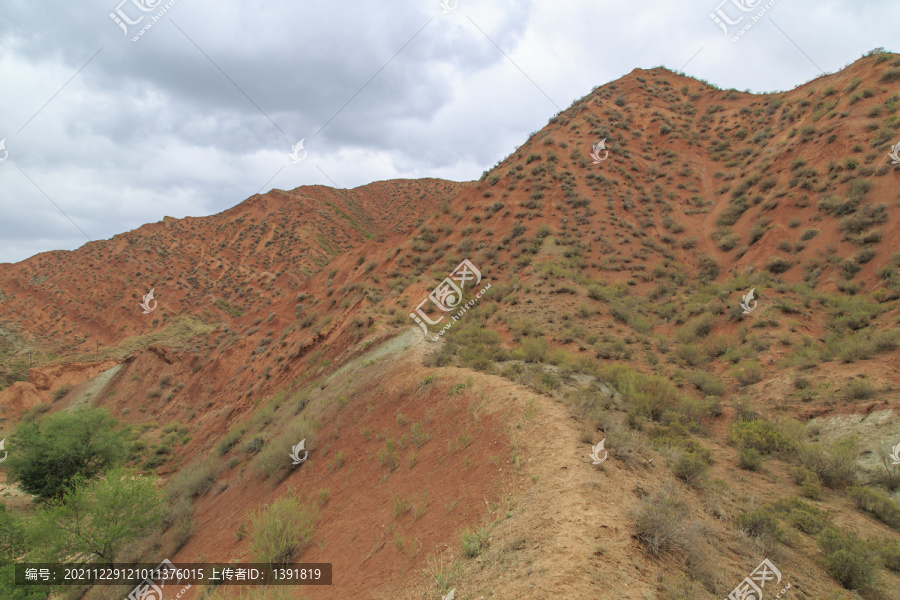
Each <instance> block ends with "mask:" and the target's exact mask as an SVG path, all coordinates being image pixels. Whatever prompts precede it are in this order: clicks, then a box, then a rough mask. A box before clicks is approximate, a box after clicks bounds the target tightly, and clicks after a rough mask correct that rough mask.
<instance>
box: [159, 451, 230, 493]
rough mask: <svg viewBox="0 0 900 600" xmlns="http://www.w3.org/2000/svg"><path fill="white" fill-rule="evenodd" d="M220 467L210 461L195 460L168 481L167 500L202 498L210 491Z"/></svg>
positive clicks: (217, 476)
mask: <svg viewBox="0 0 900 600" xmlns="http://www.w3.org/2000/svg"><path fill="white" fill-rule="evenodd" d="M221 470H222V466H221V465H220V464H218V463H217V462H215V461H213V460H212V459H207V460H196V461H194V462H192V463H191V464H189V465H188V466H186V467H183V468H181V469H179V470H178V472H177V473H176V474H175V475H173V476H172V478H171V479H169V483H168V485H167V486H166V490H167V492H168V494H169V498H172V499H174V498H178V497H183V498H194V497H196V496H202V495H203V494H205V493H207V492H208V491H209V490H211V489H212V487H213V485H215V483H216V480H218V478H219V473H220V472H221Z"/></svg>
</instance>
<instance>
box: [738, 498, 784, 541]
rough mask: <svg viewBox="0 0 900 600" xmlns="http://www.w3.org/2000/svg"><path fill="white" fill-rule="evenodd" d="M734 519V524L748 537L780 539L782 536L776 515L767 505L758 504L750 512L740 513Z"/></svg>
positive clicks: (782, 532)
mask: <svg viewBox="0 0 900 600" xmlns="http://www.w3.org/2000/svg"><path fill="white" fill-rule="evenodd" d="M734 521H735V525H737V527H738V528H739V529H742V530H743V531H744V532H745V533H746V534H747V535H749V536H750V537H755V538H762V537H771V538H772V539H775V540H779V541H780V540H781V538H782V537H783V536H784V531H783V530H782V529H781V525H780V524H779V523H778V517H776V516H775V513H774V512H773V510H772V508H771V507H769V506H760V507H759V508H756V509H754V510H752V511H750V512H745V513H741V514H739V515H737V516H736V517H735V518H734Z"/></svg>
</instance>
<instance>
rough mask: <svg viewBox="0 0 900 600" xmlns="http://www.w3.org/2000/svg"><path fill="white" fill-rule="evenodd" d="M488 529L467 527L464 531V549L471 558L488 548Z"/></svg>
mask: <svg viewBox="0 0 900 600" xmlns="http://www.w3.org/2000/svg"><path fill="white" fill-rule="evenodd" d="M487 540H488V531H487V529H485V528H483V527H482V528H481V529H478V530H473V529H469V528H467V529H466V530H465V531H463V533H462V551H463V554H465V555H466V556H468V557H469V558H475V557H476V556H480V555H481V553H482V552H484V549H485V548H487Z"/></svg>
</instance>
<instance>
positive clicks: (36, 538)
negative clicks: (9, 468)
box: [27, 469, 162, 565]
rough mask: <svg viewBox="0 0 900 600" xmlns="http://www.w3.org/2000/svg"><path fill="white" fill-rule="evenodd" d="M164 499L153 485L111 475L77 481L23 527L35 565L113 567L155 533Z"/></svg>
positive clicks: (116, 472) (123, 473) (133, 476)
mask: <svg viewBox="0 0 900 600" xmlns="http://www.w3.org/2000/svg"><path fill="white" fill-rule="evenodd" d="M161 517H162V499H161V495H160V493H159V490H158V488H157V485H156V481H155V479H153V478H150V477H140V476H139V475H138V473H136V472H134V471H131V470H127V469H110V470H108V471H106V473H105V477H101V478H98V479H95V480H92V481H88V480H84V479H82V478H80V477H75V479H74V480H73V482H72V484H71V485H70V486H69V487H68V488H66V490H65V493H64V494H63V496H62V497H61V498H59V499H58V500H56V501H53V502H47V503H44V504H43V506H41V508H40V509H39V510H37V511H36V512H35V513H34V515H33V517H32V518H31V519H30V520H29V521H28V522H27V537H28V541H29V544H30V545H31V547H32V548H33V549H34V553H33V554H32V555H31V556H30V557H29V558H30V559H32V560H35V561H36V562H90V563H98V564H102V565H111V564H113V563H114V562H115V561H116V559H117V558H121V557H122V556H123V554H124V553H125V551H126V549H127V548H128V547H129V546H133V545H134V544H136V543H137V542H138V541H139V540H142V539H143V538H144V537H145V536H147V535H148V534H149V533H150V532H152V531H153V530H154V529H156V528H157V527H158V526H159V524H160V520H161Z"/></svg>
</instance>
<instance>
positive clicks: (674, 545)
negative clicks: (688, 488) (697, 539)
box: [631, 489, 690, 557]
mask: <svg viewBox="0 0 900 600" xmlns="http://www.w3.org/2000/svg"><path fill="white" fill-rule="evenodd" d="M689 516H690V510H689V508H688V507H687V505H686V504H685V503H684V502H683V501H682V500H681V499H680V498H678V497H677V496H676V495H675V493H674V492H673V491H671V490H669V489H663V490H660V491H659V492H657V493H655V494H653V495H652V496H650V495H648V496H645V497H644V498H642V499H641V501H640V504H639V505H638V508H637V509H636V510H635V511H634V512H633V513H632V515H631V517H632V519H633V521H634V537H635V538H636V539H637V540H638V543H640V544H641V546H643V547H644V549H645V550H646V551H647V552H649V553H650V554H651V555H653V556H655V557H659V556H661V555H662V554H664V553H666V552H670V551H673V550H679V549H681V548H684V547H685V545H686V541H687V535H688V526H689Z"/></svg>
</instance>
